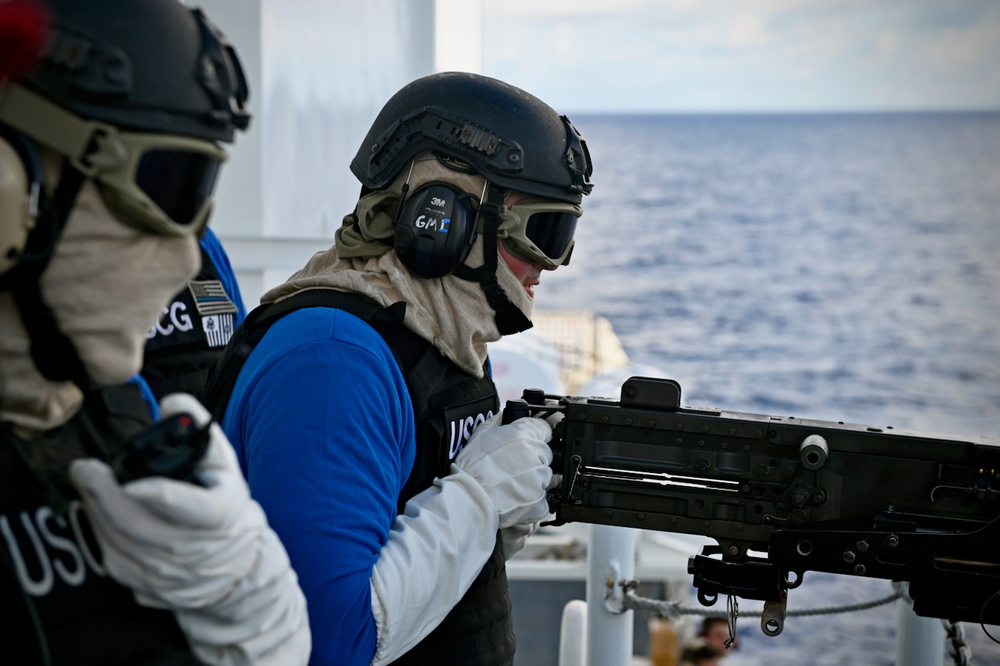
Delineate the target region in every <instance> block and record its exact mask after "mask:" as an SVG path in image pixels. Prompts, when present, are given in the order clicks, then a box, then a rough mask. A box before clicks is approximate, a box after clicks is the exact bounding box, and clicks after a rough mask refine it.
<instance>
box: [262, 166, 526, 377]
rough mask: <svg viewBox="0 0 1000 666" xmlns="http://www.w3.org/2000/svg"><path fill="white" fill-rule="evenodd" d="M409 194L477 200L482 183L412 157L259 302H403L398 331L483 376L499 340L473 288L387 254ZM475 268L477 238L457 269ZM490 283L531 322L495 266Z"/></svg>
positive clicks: (508, 277)
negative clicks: (313, 293)
mask: <svg viewBox="0 0 1000 666" xmlns="http://www.w3.org/2000/svg"><path fill="white" fill-rule="evenodd" d="M407 181H408V182H409V192H414V191H416V190H417V189H419V188H420V187H421V186H422V185H424V184H427V183H432V182H447V183H450V184H452V185H454V186H456V187H458V188H459V189H461V190H462V191H464V192H467V193H469V194H472V195H473V196H475V197H476V198H477V199H478V198H479V197H480V196H481V195H482V193H483V187H484V184H485V181H484V179H483V177H482V176H479V175H477V174H474V173H467V172H463V171H459V170H456V169H453V168H450V167H448V166H446V165H445V164H443V163H442V162H441V161H440V160H438V159H437V158H435V157H433V155H431V154H429V153H428V154H424V155H421V156H418V158H417V159H416V160H414V163H413V169H412V171H411V170H410V168H409V167H407V168H406V169H404V170H403V172H402V173H401V174H400V175H399V176H398V177H397V179H396V180H395V181H394V182H393V183H392V185H390V186H389V187H387V188H386V189H384V190H379V191H376V192H372V193H369V194H368V195H366V196H364V197H362V199H361V200H360V201H359V202H358V207H357V209H356V211H355V213H354V214H352V215H348V216H347V217H345V218H344V224H343V226H342V227H341V228H340V229H339V230H338V231H337V236H336V244H335V245H334V246H333V247H331V248H330V249H329V250H326V251H325V252H320V253H318V254H316V255H315V256H314V257H313V258H312V259H311V260H310V261H309V263H308V264H306V266H305V268H303V269H302V270H300V271H298V272H297V273H295V274H294V275H292V277H291V278H289V279H288V281H287V282H285V283H284V284H282V285H280V286H278V287H276V288H274V289H272V290H270V291H269V292H267V293H266V294H264V296H263V297H262V298H261V302H262V303H270V302H273V301H278V300H281V299H282V298H286V297H288V296H291V295H292V294H295V293H298V292H300V291H303V290H306V289H315V288H327V289H337V290H340V291H347V292H353V293H357V294H360V295H362V296H366V297H367V298H369V299H371V300H373V301H375V302H376V303H379V304H380V305H383V306H389V305H392V304H393V303H396V302H399V301H402V302H404V303H406V318H405V322H404V323H405V324H406V326H407V327H408V328H409V329H410V330H412V331H413V332H415V333H416V334H417V335H419V336H421V337H422V338H424V339H425V340H428V341H429V342H431V343H432V344H433V345H434V346H435V347H437V348H438V349H439V350H440V351H441V353H442V354H444V355H445V356H446V357H447V358H449V359H450V360H452V361H453V362H455V363H456V364H457V365H458V366H459V367H461V368H462V369H463V370H465V371H466V372H468V373H469V374H470V375H473V376H475V377H481V376H482V375H483V363H484V362H485V360H486V353H487V349H486V345H487V343H489V342H494V341H496V340H499V339H500V337H501V334H500V331H499V330H498V329H497V325H496V323H495V321H494V311H493V308H492V307H490V305H489V303H488V302H487V300H486V296H485V294H484V293H483V290H482V288H481V287H480V286H479V283H477V282H470V281H468V280H462V279H460V278H458V277H456V276H454V275H446V276H444V277H440V278H422V277H418V276H416V275H414V274H412V273H411V272H410V271H409V270H408V269H407V268H406V267H405V266H404V265H403V264H402V262H400V260H399V258H398V257H397V256H396V252H395V251H394V250H393V249H392V237H393V219H394V216H395V214H396V209H397V208H398V206H399V196H400V192H401V190H402V187H403V183H404V182H407ZM482 264H483V238H482V234H478V235H477V238H476V241H475V243H474V244H473V246H472V249H471V251H470V252H469V256H468V257H467V259H466V261H465V265H466V266H469V267H470V268H477V267H479V266H481V265H482ZM496 273H497V281H498V283H499V284H500V287H501V288H502V289H503V290H504V291H505V292H506V293H507V295H508V298H509V299H510V301H511V302H512V303H513V304H514V306H515V307H516V308H517V309H518V310H520V311H521V312H522V313H523V314H524V315H525V317H527V318H529V319H530V318H531V309H532V305H533V300H532V299H531V297H529V296H528V294H527V293H525V291H524V289H523V287H522V285H521V283H520V282H519V281H518V279H517V278H516V277H515V276H514V274H513V273H512V272H511V271H510V269H509V268H508V267H507V264H506V263H505V262H504V261H503V260H502V259H499V260H498V261H497V270H496Z"/></svg>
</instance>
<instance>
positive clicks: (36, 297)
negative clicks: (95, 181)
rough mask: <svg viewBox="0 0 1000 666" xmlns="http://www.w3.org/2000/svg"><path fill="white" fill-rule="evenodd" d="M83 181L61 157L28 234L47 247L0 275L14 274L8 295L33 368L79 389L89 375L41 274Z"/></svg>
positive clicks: (49, 378) (87, 380) (44, 375)
mask: <svg viewBox="0 0 1000 666" xmlns="http://www.w3.org/2000/svg"><path fill="white" fill-rule="evenodd" d="M83 181H84V176H83V174H82V173H81V172H80V171H78V170H77V169H75V168H73V167H72V166H71V165H70V164H69V162H68V161H67V160H64V161H63V168H62V175H61V177H60V179H59V185H58V186H57V187H56V191H55V193H54V194H53V196H52V197H51V198H50V199H49V200H48V201H46V202H45V203H44V205H43V208H42V211H41V214H40V215H39V223H40V224H38V225H37V226H36V228H35V229H33V230H32V235H34V234H37V233H42V234H46V235H48V237H49V238H48V239H47V242H46V245H47V247H46V248H44V249H43V251H40V252H37V253H33V254H32V255H31V256H30V257H26V258H25V259H24V260H23V261H22V262H20V263H19V264H18V265H17V266H15V267H14V268H13V269H12V270H11V271H10V272H9V273H8V274H7V275H6V276H4V277H5V278H6V277H8V276H10V275H11V273H13V274H15V275H16V279H14V281H13V282H12V285H13V286H12V287H11V295H12V296H13V298H14V303H15V304H16V305H17V309H18V312H19V313H20V315H21V321H22V322H23V323H24V327H25V329H26V330H27V331H28V335H29V337H30V338H31V359H32V361H33V362H34V364H35V367H36V368H38V371H39V372H40V373H41V374H42V376H43V377H45V378H46V379H48V380H49V381H66V380H69V381H72V382H73V383H74V384H76V385H77V386H79V387H80V388H81V389H85V388H86V387H87V386H88V385H89V384H90V380H89V377H88V375H87V372H86V369H85V368H84V366H83V361H82V360H80V355H79V353H78V352H77V350H76V347H75V346H74V345H73V342H72V341H71V340H70V339H69V338H68V337H66V334H65V333H63V332H62V330H61V329H60V328H59V322H58V321H57V320H56V316H55V313H54V312H53V311H52V308H50V307H49V305H48V304H47V303H46V302H45V300H44V299H43V297H42V288H41V277H42V273H44V272H45V269H46V268H47V267H48V265H49V260H50V259H51V258H52V255H53V254H54V253H55V246H56V244H57V243H58V241H59V237H60V236H61V235H62V232H63V229H64V228H65V227H66V220H67V219H68V218H69V212H70V210H72V208H73V205H74V204H75V203H76V197H77V195H78V194H79V192H80V187H81V186H82V185H83ZM30 246H31V241H30V238H29V247H30Z"/></svg>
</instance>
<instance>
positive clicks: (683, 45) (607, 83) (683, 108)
mask: <svg viewBox="0 0 1000 666" xmlns="http://www.w3.org/2000/svg"><path fill="white" fill-rule="evenodd" d="M483 73H485V74H487V75H490V76H494V77H497V78H500V79H504V80H506V81H508V82H510V83H512V84H514V85H517V86H519V87H521V88H524V89H525V90H528V91H529V92H532V93H534V94H535V95H537V96H538V97H541V98H542V99H544V100H545V101H546V102H548V103H549V104H551V105H552V106H553V107H555V108H557V109H559V110H560V111H561V112H565V113H573V112H595V111H638V112H659V111H665V112H701V111H708V112H733V111H735V112H739V111H893V110H954V109H961V110H965V109H973V110H981V109H989V110H1000V0H483Z"/></svg>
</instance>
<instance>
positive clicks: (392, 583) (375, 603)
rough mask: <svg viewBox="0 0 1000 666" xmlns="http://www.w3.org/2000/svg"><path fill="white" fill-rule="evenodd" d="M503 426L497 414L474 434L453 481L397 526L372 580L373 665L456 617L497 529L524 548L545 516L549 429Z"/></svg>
mask: <svg viewBox="0 0 1000 666" xmlns="http://www.w3.org/2000/svg"><path fill="white" fill-rule="evenodd" d="M499 424H500V415H499V414H498V415H497V416H496V417H494V418H493V419H491V420H489V421H487V422H485V423H483V424H482V425H480V426H479V427H478V428H476V430H475V431H474V432H473V433H472V436H471V437H470V438H469V441H468V442H467V443H466V445H465V448H463V449H462V450H461V451H460V452H459V454H458V456H457V457H456V458H455V462H454V463H452V466H451V473H450V474H447V475H446V476H444V477H441V478H438V479H435V480H434V483H433V485H432V486H431V487H430V488H426V489H425V490H423V491H422V492H420V493H417V494H416V495H415V496H414V497H412V498H410V500H409V501H408V502H407V503H406V506H405V508H404V511H403V513H402V514H400V515H399V516H397V517H396V520H395V522H394V523H393V526H392V530H391V531H390V533H389V539H388V541H387V542H386V544H385V545H384V546H383V547H382V550H381V551H380V552H379V558H378V561H377V562H376V563H375V566H374V568H373V570H372V576H371V587H372V597H371V599H372V615H373V616H374V617H375V625H376V628H377V630H378V639H377V644H376V648H375V657H374V659H373V660H372V664H373V666H382V665H383V664H390V663H392V662H393V661H394V660H395V659H397V658H398V657H399V656H400V655H402V654H404V653H405V652H406V651H407V650H409V649H410V648H411V647H413V646H414V645H416V644H417V643H418V642H419V641H420V640H421V639H422V638H423V637H425V636H427V635H428V634H429V633H430V632H431V631H432V630H433V629H434V628H435V627H436V626H437V625H438V624H439V623H440V622H441V620H443V619H444V617H445V616H446V615H447V614H448V613H449V612H451V610H452V608H454V606H455V604H457V603H458V602H459V600H460V599H461V598H462V596H463V595H464V594H465V593H466V591H467V590H468V589H469V586H470V585H471V584H472V581H473V580H475V578H476V576H477V575H478V574H479V572H480V570H481V569H482V568H483V564H484V563H485V562H486V560H488V559H489V557H490V555H491V554H492V553H493V549H494V547H495V545H496V539H497V530H499V531H500V535H501V538H503V539H504V544H505V545H506V544H507V537H506V536H505V534H506V535H509V536H510V537H511V538H512V540H513V541H517V540H518V539H519V538H520V537H521V536H527V533H528V532H530V531H531V530H532V529H533V528H534V525H535V524H536V523H537V522H538V521H540V520H541V519H542V518H544V517H545V516H547V515H548V513H549V505H548V501H547V500H546V498H545V491H546V486H547V485H548V484H549V481H550V479H551V477H552V470H551V469H549V463H551V462H552V451H551V449H549V447H548V441H549V440H550V439H551V438H552V429H551V428H549V426H548V424H546V423H545V421H543V420H541V419H537V418H529V417H525V418H520V419H518V420H516V421H514V422H513V423H511V424H509V425H499ZM508 530H510V531H509V532H508ZM522 541H523V540H522ZM518 547H519V546H518Z"/></svg>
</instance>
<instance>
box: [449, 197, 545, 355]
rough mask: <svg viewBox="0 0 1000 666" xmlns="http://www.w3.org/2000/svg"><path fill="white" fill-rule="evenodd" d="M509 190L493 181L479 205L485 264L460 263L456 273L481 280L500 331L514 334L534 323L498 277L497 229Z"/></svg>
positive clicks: (470, 279)
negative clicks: (510, 296) (478, 265)
mask: <svg viewBox="0 0 1000 666" xmlns="http://www.w3.org/2000/svg"><path fill="white" fill-rule="evenodd" d="M506 194H507V192H506V190H504V189H502V188H499V187H497V186H496V185H493V184H490V187H489V194H488V195H487V198H486V201H485V202H484V203H482V204H480V206H479V219H480V221H481V222H482V224H483V230H482V234H483V265H482V266H480V267H479V268H469V267H468V266H464V265H463V266H459V267H458V268H457V269H455V273H454V274H455V276H456V277H458V278H460V279H462V280H468V281H469V282H478V283H479V286H480V287H482V289H483V293H484V294H486V301H487V302H488V303H489V304H490V307H491V308H493V312H494V313H495V315H494V321H495V322H496V325H497V329H498V330H499V331H500V335H513V334H514V333H520V332H521V331H526V330H528V329H529V328H531V326H532V324H531V320H530V319H528V317H527V316H525V314H524V313H523V312H521V311H520V310H519V309H518V308H517V306H515V305H514V304H513V303H511V301H510V298H509V297H508V296H507V292H505V291H504V290H503V287H501V286H500V283H499V282H498V281H497V229H498V228H499V225H500V208H501V206H503V202H504V199H505V198H506Z"/></svg>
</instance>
